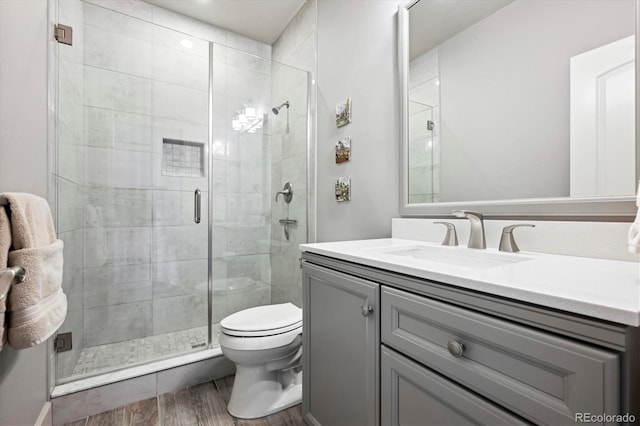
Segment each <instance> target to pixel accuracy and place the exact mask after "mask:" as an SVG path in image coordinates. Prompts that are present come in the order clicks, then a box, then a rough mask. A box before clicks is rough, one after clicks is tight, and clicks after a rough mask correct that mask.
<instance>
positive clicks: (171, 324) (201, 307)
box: [153, 291, 208, 334]
mask: <svg viewBox="0 0 640 426" xmlns="http://www.w3.org/2000/svg"><path fill="white" fill-rule="evenodd" d="M207 306H208V302H207V293H206V291H204V292H202V293H201V294H192V295H186V296H174V297H166V298H160V299H156V300H154V302H153V334H160V333H168V332H170V331H177V330H185V329H188V328H194V327H199V326H203V325H206V324H207V317H208V315H207V309H208V308H207Z"/></svg>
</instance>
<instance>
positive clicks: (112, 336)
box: [84, 301, 153, 362]
mask: <svg viewBox="0 0 640 426" xmlns="http://www.w3.org/2000/svg"><path fill="white" fill-rule="evenodd" d="M152 305H153V303H152V302H151V301H145V302H137V303H126V304H121V305H111V306H98V307H95V308H86V309H85V311H84V317H85V318H84V339H85V345H86V346H96V345H104V344H105V343H114V342H121V341H124V340H130V339H135V338H139V337H146V336H149V335H151V332H152V322H151V320H152ZM126 361H127V360H123V362H126Z"/></svg>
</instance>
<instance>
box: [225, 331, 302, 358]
mask: <svg viewBox="0 0 640 426" xmlns="http://www.w3.org/2000/svg"><path fill="white" fill-rule="evenodd" d="M222 331H223V332H222V333H220V339H219V343H220V347H221V348H222V352H223V353H224V351H225V349H226V348H229V349H233V350H237V351H263V350H267V349H275V348H281V347H283V346H287V345H289V344H290V343H292V342H293V341H294V340H295V339H296V338H297V337H298V336H300V335H301V334H302V324H300V325H299V326H298V328H295V329H293V330H290V331H286V332H284V333H280V334H273V335H270V336H261V337H240V336H232V335H230V334H227V333H226V332H224V330H222Z"/></svg>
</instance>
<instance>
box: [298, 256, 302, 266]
mask: <svg viewBox="0 0 640 426" xmlns="http://www.w3.org/2000/svg"><path fill="white" fill-rule="evenodd" d="M298 264H299V265H300V269H302V258H301V257H299V258H298Z"/></svg>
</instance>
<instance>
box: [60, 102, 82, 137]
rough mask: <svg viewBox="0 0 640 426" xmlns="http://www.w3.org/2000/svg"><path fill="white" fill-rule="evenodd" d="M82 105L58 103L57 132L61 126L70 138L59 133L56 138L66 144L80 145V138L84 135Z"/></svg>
mask: <svg viewBox="0 0 640 426" xmlns="http://www.w3.org/2000/svg"><path fill="white" fill-rule="evenodd" d="M83 108H84V107H83V105H80V104H74V103H70V102H62V101H61V102H58V124H59V126H58V131H59V132H60V131H61V129H62V126H64V128H65V131H66V132H69V134H70V136H64V135H63V134H62V133H59V135H58V138H59V139H60V140H61V141H63V142H65V143H68V144H70V145H71V144H75V145H81V137H82V136H83V135H84V116H83V113H82V110H83Z"/></svg>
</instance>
